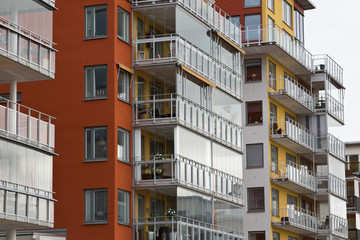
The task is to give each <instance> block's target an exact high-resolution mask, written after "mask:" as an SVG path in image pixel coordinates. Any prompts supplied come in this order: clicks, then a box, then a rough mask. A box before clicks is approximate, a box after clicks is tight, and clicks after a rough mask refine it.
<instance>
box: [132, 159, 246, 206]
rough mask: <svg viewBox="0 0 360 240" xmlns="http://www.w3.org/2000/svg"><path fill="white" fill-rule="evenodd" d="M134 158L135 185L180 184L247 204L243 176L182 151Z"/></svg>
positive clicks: (239, 203) (227, 199)
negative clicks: (136, 159)
mask: <svg viewBox="0 0 360 240" xmlns="http://www.w3.org/2000/svg"><path fill="white" fill-rule="evenodd" d="M138 160H139V161H134V167H133V169H134V186H135V187H147V186H171V185H180V186H183V187H186V188H190V189H193V190H196V191H200V192H203V193H206V194H211V195H214V196H216V197H218V198H221V199H223V200H226V201H230V202H233V203H236V204H238V205H244V200H243V193H244V190H243V180H242V179H240V178H238V177H235V176H233V175H230V174H228V173H225V172H222V171H219V170H217V169H214V168H212V167H209V166H206V165H203V164H201V163H198V162H195V161H193V160H190V159H187V158H185V157H182V156H179V155H165V156H163V155H156V156H151V157H142V158H140V159H138Z"/></svg>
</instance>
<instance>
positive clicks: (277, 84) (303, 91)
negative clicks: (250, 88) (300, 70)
mask: <svg viewBox="0 0 360 240" xmlns="http://www.w3.org/2000/svg"><path fill="white" fill-rule="evenodd" d="M269 82H270V94H272V95H273V94H286V95H288V96H290V97H291V98H293V99H294V100H295V101H297V102H299V103H300V104H301V105H303V106H304V107H306V108H307V109H309V110H310V111H313V110H314V98H313V95H312V93H311V92H310V90H308V89H307V88H305V87H304V86H303V85H301V84H300V83H299V82H298V81H296V80H295V79H293V78H291V77H290V76H280V78H276V79H275V76H274V77H271V76H270V77H269Z"/></svg>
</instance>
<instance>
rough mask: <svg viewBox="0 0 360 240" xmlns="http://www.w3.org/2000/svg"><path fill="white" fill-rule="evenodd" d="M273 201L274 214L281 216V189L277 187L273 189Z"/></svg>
mask: <svg viewBox="0 0 360 240" xmlns="http://www.w3.org/2000/svg"><path fill="white" fill-rule="evenodd" d="M271 202H272V205H271V206H272V211H271V213H272V215H273V216H276V217H279V216H280V215H279V191H278V190H276V189H273V188H272V189H271Z"/></svg>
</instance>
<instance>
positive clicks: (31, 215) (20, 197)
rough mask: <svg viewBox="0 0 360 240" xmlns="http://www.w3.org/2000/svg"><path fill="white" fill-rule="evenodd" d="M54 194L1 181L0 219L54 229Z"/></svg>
mask: <svg viewBox="0 0 360 240" xmlns="http://www.w3.org/2000/svg"><path fill="white" fill-rule="evenodd" d="M52 194H53V193H52V192H49V191H45V190H41V189H37V188H32V187H28V186H24V185H20V184H16V183H11V182H7V181H2V180H0V219H4V220H9V221H17V222H23V223H25V224H31V225H38V226H45V227H53V226H54V201H55V200H54V199H53V198H52ZM26 226H28V225H26ZM28 228H29V226H28Z"/></svg>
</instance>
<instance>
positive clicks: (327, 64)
mask: <svg viewBox="0 0 360 240" xmlns="http://www.w3.org/2000/svg"><path fill="white" fill-rule="evenodd" d="M313 66H314V71H315V72H326V73H328V74H329V75H330V76H331V77H332V78H333V79H334V80H335V81H336V83H337V84H338V85H339V87H341V88H344V86H343V69H342V67H340V65H339V64H337V63H336V62H335V61H334V60H333V59H332V58H331V57H330V56H329V55H327V54H322V55H314V56H313Z"/></svg>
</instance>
